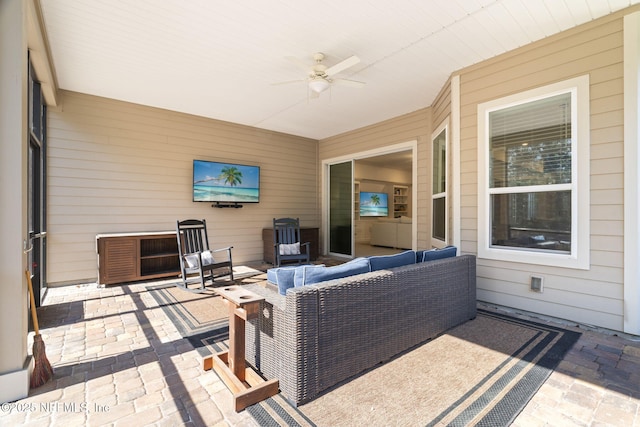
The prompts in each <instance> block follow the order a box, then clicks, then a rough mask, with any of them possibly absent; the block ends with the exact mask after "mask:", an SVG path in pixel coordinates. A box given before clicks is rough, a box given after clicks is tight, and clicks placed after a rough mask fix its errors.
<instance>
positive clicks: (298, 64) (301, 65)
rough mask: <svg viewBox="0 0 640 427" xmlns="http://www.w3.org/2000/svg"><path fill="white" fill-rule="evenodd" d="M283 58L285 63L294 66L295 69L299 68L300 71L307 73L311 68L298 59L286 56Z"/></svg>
mask: <svg viewBox="0 0 640 427" xmlns="http://www.w3.org/2000/svg"><path fill="white" fill-rule="evenodd" d="M285 58H286V59H287V61H289V62H291V63H292V64H293V65H295V66H296V67H298V68H300V69H301V70H303V71H305V72H307V73H308V72H309V70H310V69H311V66H310V65H309V64H307V63H306V62H304V61H302V60H301V59H299V58H296V57H295V56H286V57H285Z"/></svg>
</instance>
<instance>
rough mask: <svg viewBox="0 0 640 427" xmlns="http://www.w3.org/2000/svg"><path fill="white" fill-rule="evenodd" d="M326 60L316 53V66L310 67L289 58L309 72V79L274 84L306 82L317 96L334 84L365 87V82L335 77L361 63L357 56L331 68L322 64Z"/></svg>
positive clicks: (293, 58)
mask: <svg viewBox="0 0 640 427" xmlns="http://www.w3.org/2000/svg"><path fill="white" fill-rule="evenodd" d="M324 58H325V55H324V53H321V52H317V53H314V54H313V60H314V61H315V64H313V65H311V66H309V65H308V64H306V63H305V62H303V61H301V60H299V59H298V58H295V57H287V59H288V60H289V61H291V62H292V63H294V64H295V65H297V66H298V67H300V68H301V69H303V70H304V71H306V72H307V78H306V79H301V80H293V81H287V82H281V83H274V84H276V85H282V84H289V83H298V82H304V81H306V82H307V85H308V87H309V90H310V91H311V93H312V95H315V96H318V95H319V94H320V93H322V92H324V91H325V90H327V89H329V87H330V86H331V84H333V83H335V84H342V85H346V86H352V87H362V86H364V85H365V83H364V82H359V81H356V80H348V79H342V78H335V77H334V76H335V75H336V74H338V73H340V72H342V71H344V70H346V69H347V68H349V67H352V66H354V65H356V64H357V63H359V62H360V58H358V57H357V56H355V55H354V56H351V57H349V58H347V59H345V60H344V61H341V62H339V63H337V64H335V65H332V66H331V67H327V66H326V65H325V64H323V63H322V61H323V60H324Z"/></svg>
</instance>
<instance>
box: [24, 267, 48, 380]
mask: <svg viewBox="0 0 640 427" xmlns="http://www.w3.org/2000/svg"><path fill="white" fill-rule="evenodd" d="M24 274H25V275H26V276H27V283H28V284H29V297H30V298H31V316H32V317H33V329H34V331H35V332H36V334H35V335H34V336H33V359H34V361H35V365H34V367H33V374H32V375H31V381H30V385H31V388H37V387H40V386H41V385H43V384H44V383H46V382H47V381H49V380H50V379H51V377H52V376H53V368H51V364H50V363H49V360H48V359H47V355H46V353H45V348H44V341H42V335H40V329H39V328H38V315H37V313H36V300H35V298H34V297H33V284H31V274H30V273H29V270H25V272H24Z"/></svg>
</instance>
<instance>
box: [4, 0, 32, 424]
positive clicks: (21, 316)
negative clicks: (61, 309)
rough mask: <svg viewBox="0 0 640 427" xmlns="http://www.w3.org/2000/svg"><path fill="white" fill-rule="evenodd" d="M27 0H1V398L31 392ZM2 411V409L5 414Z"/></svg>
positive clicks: (24, 395)
mask: <svg viewBox="0 0 640 427" xmlns="http://www.w3.org/2000/svg"><path fill="white" fill-rule="evenodd" d="M26 4H27V3H26V2H23V1H22V0H2V1H0V94H2V96H0V185H1V186H2V187H1V188H0V206H2V208H0V236H2V240H0V325H2V331H1V332H0V403H2V402H9V401H13V400H17V399H20V398H23V397H26V396H27V394H28V392H29V374H30V368H31V366H32V363H31V358H30V357H28V353H27V332H28V330H27V325H28V313H29V311H28V305H27V282H26V279H25V275H24V269H25V267H26V264H27V261H26V256H25V255H24V253H23V249H24V248H23V241H24V239H25V238H26V236H27V222H26V218H27V149H28V131H27V126H28V123H27V120H28V119H27V109H28V108H27V105H28V104H27V102H28V100H27V30H26V12H25V11H26ZM0 416H1V413H0Z"/></svg>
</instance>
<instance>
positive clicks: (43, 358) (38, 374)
mask: <svg viewBox="0 0 640 427" xmlns="http://www.w3.org/2000/svg"><path fill="white" fill-rule="evenodd" d="M33 359H34V363H35V365H34V367H33V374H32V375H31V388H37V387H40V386H41V385H43V384H44V383H46V382H47V381H49V380H50V379H51V377H53V368H52V367H51V364H50V363H49V360H48V359H47V354H46V352H45V348H44V341H42V336H41V335H39V334H38V335H34V336H33Z"/></svg>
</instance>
